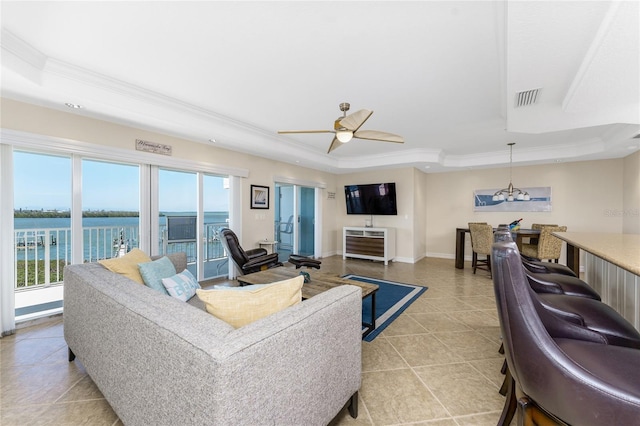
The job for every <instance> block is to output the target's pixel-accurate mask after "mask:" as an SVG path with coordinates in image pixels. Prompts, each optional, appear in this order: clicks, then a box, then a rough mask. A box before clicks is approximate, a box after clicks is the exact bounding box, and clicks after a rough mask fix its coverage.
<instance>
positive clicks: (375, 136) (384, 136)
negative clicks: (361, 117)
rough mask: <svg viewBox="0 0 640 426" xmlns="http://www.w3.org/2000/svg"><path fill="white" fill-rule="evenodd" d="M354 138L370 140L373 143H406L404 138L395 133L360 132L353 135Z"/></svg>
mask: <svg viewBox="0 0 640 426" xmlns="http://www.w3.org/2000/svg"><path fill="white" fill-rule="evenodd" d="M353 137H354V138H358V139H368V140H371V141H383V142H395V143H404V138H403V137H402V136H400V135H394V134H393V133H387V132H380V131H378V130H360V131H359V132H356V133H354V134H353Z"/></svg>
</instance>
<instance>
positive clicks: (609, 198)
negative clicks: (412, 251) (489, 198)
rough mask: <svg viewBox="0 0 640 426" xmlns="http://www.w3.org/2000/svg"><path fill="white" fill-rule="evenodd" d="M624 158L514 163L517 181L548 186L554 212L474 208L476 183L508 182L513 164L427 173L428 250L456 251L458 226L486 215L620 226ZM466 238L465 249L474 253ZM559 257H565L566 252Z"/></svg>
mask: <svg viewBox="0 0 640 426" xmlns="http://www.w3.org/2000/svg"><path fill="white" fill-rule="evenodd" d="M622 167H623V159H614V160H602V161H583V162H573V163H558V164H547V165H541V166H527V167H514V168H513V184H514V185H515V186H518V187H536V186H550V187H551V191H552V211H551V212H517V213H507V212H474V211H473V205H474V203H473V191H474V190H475V189H490V188H504V187H506V186H507V185H508V183H509V169H508V168H502V169H490V170H486V169H482V170H467V171H462V172H453V173H436V174H429V175H428V176H427V255H428V256H435V257H453V255H454V254H455V228H457V227H465V228H466V227H467V224H468V222H481V221H486V222H488V223H490V224H492V225H494V226H497V225H498V224H500V223H509V222H511V221H513V220H515V219H519V218H523V221H522V222H521V223H522V227H523V228H527V227H529V226H531V224H532V223H556V224H559V225H566V226H567V228H568V229H567V231H568V232H572V231H573V232H586V231H590V232H613V233H620V232H622V217H621V216H620V215H615V214H611V211H617V210H621V209H622V206H623V202H622V191H621V188H622V185H623V177H622V175H623V173H622ZM468 240H469V238H467V247H466V250H465V254H467V255H469V254H470V253H471V248H470V245H469V241H468ZM562 256H563V257H562V258H561V259H564V254H563V255H562Z"/></svg>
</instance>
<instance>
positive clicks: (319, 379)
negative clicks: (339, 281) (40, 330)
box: [64, 256, 362, 426]
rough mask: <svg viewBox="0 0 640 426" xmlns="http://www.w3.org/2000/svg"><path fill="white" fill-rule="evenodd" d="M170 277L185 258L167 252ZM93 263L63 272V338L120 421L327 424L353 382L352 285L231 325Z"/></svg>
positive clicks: (356, 376)
mask: <svg viewBox="0 0 640 426" xmlns="http://www.w3.org/2000/svg"><path fill="white" fill-rule="evenodd" d="M172 261H173V262H174V265H176V269H177V270H178V272H180V271H181V270H183V269H184V267H185V265H186V258H182V257H181V256H174V258H173V259H172ZM190 302H191V303H192V304H193V305H200V306H193V305H192V304H190V303H185V302H181V301H179V300H177V299H174V298H172V297H171V296H167V295H163V294H160V293H159V292H157V291H155V290H152V289H150V288H148V287H146V286H143V285H140V284H137V283H135V282H133V281H131V280H129V279H128V278H126V277H123V276H121V275H118V274H116V273H113V272H110V271H109V270H107V269H106V268H104V267H103V266H102V265H100V264H97V263H87V264H82V265H71V266H67V267H66V268H65V271H64V336H65V339H66V342H67V344H68V346H69V360H70V361H73V359H74V358H75V357H76V356H77V359H78V360H79V361H80V362H81V363H82V364H83V365H84V367H85V368H86V371H87V372H88V373H89V375H90V376H91V378H92V379H93V381H94V382H95V383H96V385H97V386H98V388H99V389H100V390H101V391H102V393H103V394H104V396H105V398H106V399H107V401H109V403H110V404H111V406H112V407H113V409H114V410H115V412H116V413H117V414H118V416H119V417H120V419H121V420H122V421H123V423H124V424H125V425H181V426H184V425H325V424H327V423H329V422H330V421H331V420H332V419H333V418H334V417H335V416H336V414H338V412H339V411H340V410H341V409H342V408H343V407H344V406H345V404H350V405H349V410H350V412H351V414H352V415H353V416H354V417H355V415H357V391H358V389H359V388H360V381H361V331H360V330H361V322H362V318H361V309H362V300H361V290H360V288H358V287H355V286H342V287H339V288H335V289H332V290H330V291H327V292H325V293H323V294H320V295H318V296H316V297H313V298H311V299H309V300H305V301H303V302H302V303H300V304H298V305H296V306H293V307H290V308H288V309H286V310H284V311H281V312H279V313H276V314H274V315H271V316H269V317H266V318H263V319H261V320H259V321H256V322H254V323H251V324H249V325H247V326H244V327H241V328H238V329H234V328H233V327H231V326H230V325H228V324H227V323H225V322H223V321H221V320H219V319H217V318H215V317H214V316H212V315H210V314H208V313H207V312H206V311H205V310H204V309H203V306H202V305H201V304H198V303H197V302H198V300H197V296H196V297H195V298H192V300H191V301H190Z"/></svg>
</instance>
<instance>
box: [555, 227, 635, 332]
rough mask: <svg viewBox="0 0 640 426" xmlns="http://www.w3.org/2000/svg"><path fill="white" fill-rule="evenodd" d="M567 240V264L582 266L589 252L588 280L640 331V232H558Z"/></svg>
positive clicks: (574, 268)
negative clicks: (582, 257)
mask: <svg viewBox="0 0 640 426" xmlns="http://www.w3.org/2000/svg"><path fill="white" fill-rule="evenodd" d="M554 235H555V236H556V237H558V238H560V239H561V240H563V241H566V243H567V266H569V267H570V268H572V269H573V270H574V271H578V270H579V267H580V262H579V259H580V253H579V252H580V250H582V251H584V252H585V256H584V257H585V267H584V280H585V281H586V282H587V283H588V284H589V285H590V286H591V287H592V288H593V289H594V290H595V291H597V292H598V294H600V297H602V301H603V302H605V303H606V304H608V305H609V306H611V307H612V308H614V309H615V310H616V311H618V312H619V313H620V314H621V315H622V316H623V317H625V318H626V319H627V320H628V321H629V322H630V323H631V324H633V326H634V327H635V328H636V329H637V330H640V235H638V234H604V233H600V234H599V233H595V232H554Z"/></svg>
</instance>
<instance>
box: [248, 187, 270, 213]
mask: <svg viewBox="0 0 640 426" xmlns="http://www.w3.org/2000/svg"><path fill="white" fill-rule="evenodd" d="M251 208H252V209H268V208H269V187H268V186H260V185H251Z"/></svg>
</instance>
